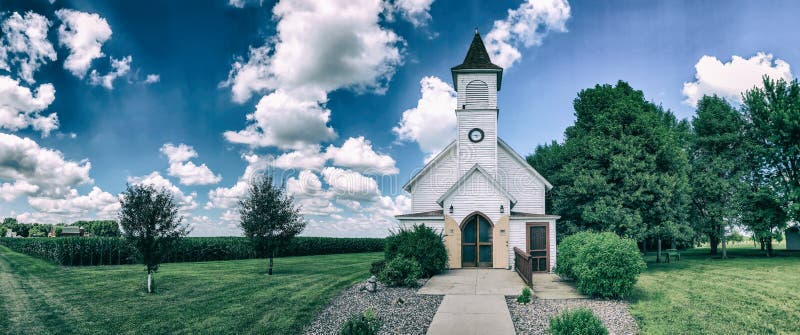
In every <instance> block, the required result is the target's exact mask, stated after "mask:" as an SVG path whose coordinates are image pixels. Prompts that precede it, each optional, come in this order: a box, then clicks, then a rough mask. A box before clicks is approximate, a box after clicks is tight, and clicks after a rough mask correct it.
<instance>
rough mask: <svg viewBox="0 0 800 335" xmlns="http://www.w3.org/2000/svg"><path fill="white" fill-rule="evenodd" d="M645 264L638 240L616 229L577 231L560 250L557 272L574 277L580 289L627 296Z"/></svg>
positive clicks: (604, 296)
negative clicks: (617, 231)
mask: <svg viewBox="0 0 800 335" xmlns="http://www.w3.org/2000/svg"><path fill="white" fill-rule="evenodd" d="M562 250H563V251H564V252H563V254H562ZM562 261H563V262H564V263H563V265H562ZM562 266H563V268H562ZM645 267H646V266H645V263H644V260H643V259H642V256H641V254H639V249H638V248H637V247H636V242H635V241H634V240H631V239H623V238H620V237H619V236H617V235H616V234H614V233H591V232H582V233H578V234H575V235H572V236H569V237H567V238H565V239H564V241H563V242H562V246H559V250H558V268H559V269H557V273H559V274H565V275H566V276H568V277H572V278H574V279H575V281H576V282H577V284H578V285H577V286H578V291H580V292H581V293H583V294H587V295H591V296H595V297H603V298H623V297H625V296H627V295H628V294H630V292H631V290H632V289H633V285H635V284H636V278H637V277H638V276H639V274H640V273H641V272H642V271H644V269H645Z"/></svg>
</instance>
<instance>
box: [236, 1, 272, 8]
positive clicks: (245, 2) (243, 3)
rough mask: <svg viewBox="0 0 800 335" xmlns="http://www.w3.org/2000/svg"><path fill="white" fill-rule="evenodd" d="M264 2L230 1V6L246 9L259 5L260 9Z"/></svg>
mask: <svg viewBox="0 0 800 335" xmlns="http://www.w3.org/2000/svg"><path fill="white" fill-rule="evenodd" d="M263 3H264V0H228V5H229V6H232V7H236V8H244V6H246V5H248V4H258V6H259V7H260V6H261V5H262V4H263Z"/></svg>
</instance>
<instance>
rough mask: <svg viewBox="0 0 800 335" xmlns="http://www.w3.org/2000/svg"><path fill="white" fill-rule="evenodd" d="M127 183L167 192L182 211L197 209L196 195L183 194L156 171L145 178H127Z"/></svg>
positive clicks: (193, 193)
mask: <svg viewBox="0 0 800 335" xmlns="http://www.w3.org/2000/svg"><path fill="white" fill-rule="evenodd" d="M128 183H130V184H132V185H152V186H153V187H155V188H157V189H164V190H167V191H168V192H170V193H171V194H172V196H173V197H175V200H176V201H177V203H178V205H179V206H180V208H181V210H183V211H189V210H192V209H195V208H197V201H196V199H197V193H195V192H192V193H189V194H184V193H183V191H182V190H181V189H180V188H178V187H177V186H175V185H173V184H172V182H170V181H169V180H168V179H167V178H164V177H163V176H161V174H160V173H158V171H153V172H151V173H150V174H148V175H145V176H139V177H128Z"/></svg>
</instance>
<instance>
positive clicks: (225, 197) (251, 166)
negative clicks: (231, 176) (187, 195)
mask: <svg viewBox="0 0 800 335" xmlns="http://www.w3.org/2000/svg"><path fill="white" fill-rule="evenodd" d="M242 159H244V160H245V161H246V162H247V167H245V169H244V173H243V174H242V176H241V177H239V180H238V181H237V182H236V184H234V185H233V186H231V187H218V188H215V189H213V190H211V191H209V192H208V202H207V203H206V205H205V208H206V209H211V208H233V207H236V205H237V203H238V202H239V199H241V197H242V196H243V195H245V194H246V193H247V189H248V187H249V186H250V181H252V179H253V177H255V176H256V175H257V174H260V173H263V172H264V171H265V170H266V169H267V168H269V166H270V165H271V164H272V162H273V157H272V156H259V155H256V154H246V155H242Z"/></svg>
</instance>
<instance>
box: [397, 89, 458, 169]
mask: <svg viewBox="0 0 800 335" xmlns="http://www.w3.org/2000/svg"><path fill="white" fill-rule="evenodd" d="M420 95H421V97H420V99H419V101H417V106H416V107H414V108H412V109H408V110H406V111H405V112H403V119H402V120H401V121H400V124H398V125H397V126H396V127H394V128H392V131H393V132H394V133H395V134H397V138H398V140H401V141H413V142H417V144H419V147H420V149H422V151H423V152H425V153H427V154H429V155H432V154H435V153H437V152H439V151H440V150H442V149H444V147H445V146H447V144H449V143H450V142H451V141H452V140H453V139H454V138H455V135H456V115H455V108H456V92H455V91H454V90H453V88H452V87H451V86H450V85H449V84H447V83H445V82H443V81H442V80H441V79H439V78H437V77H424V78H422V80H420Z"/></svg>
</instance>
